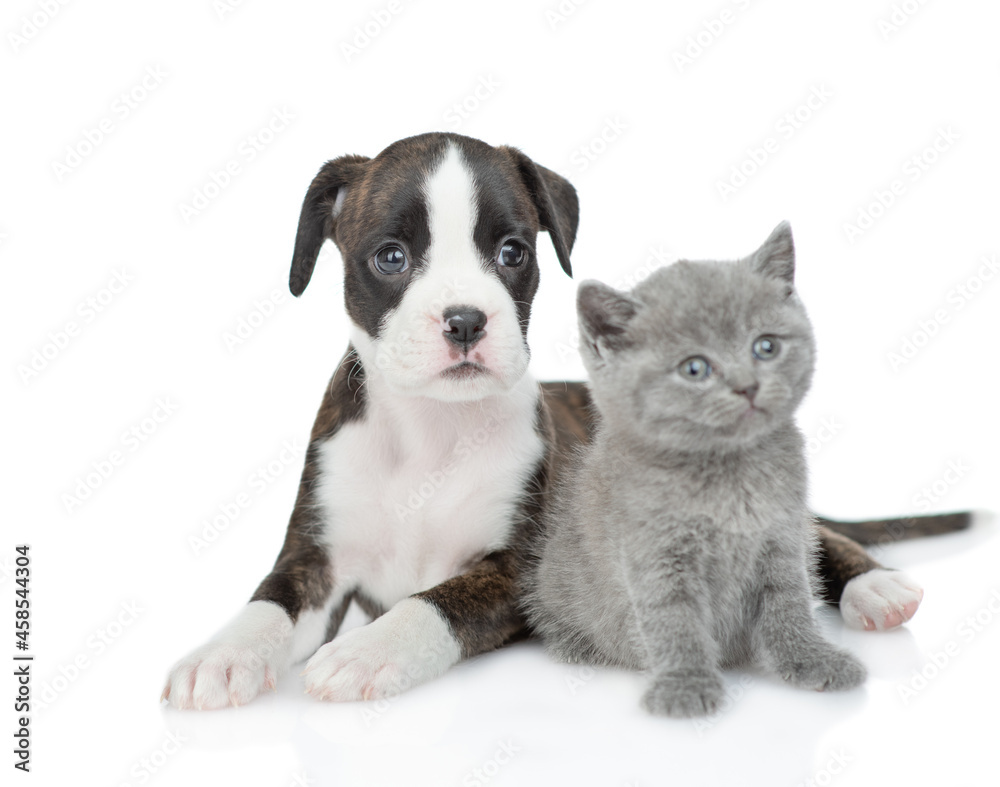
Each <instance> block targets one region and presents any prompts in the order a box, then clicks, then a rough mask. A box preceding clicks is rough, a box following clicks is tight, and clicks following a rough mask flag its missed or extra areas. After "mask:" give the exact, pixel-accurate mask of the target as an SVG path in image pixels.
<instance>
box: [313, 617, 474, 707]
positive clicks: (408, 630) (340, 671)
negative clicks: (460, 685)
mask: <svg viewBox="0 0 1000 787" xmlns="http://www.w3.org/2000/svg"><path fill="white" fill-rule="evenodd" d="M461 655H462V654H461V649H460V648H459V645H458V643H457V642H456V641H455V638H454V636H452V633H451V630H450V629H449V628H448V624H447V623H446V622H445V621H444V619H443V618H442V617H441V615H440V614H439V613H438V611H437V610H436V609H435V608H434V607H433V606H431V605H430V604H429V603H428V602H426V601H421V600H419V599H405V600H404V601H401V602H400V603H398V604H397V605H396V606H394V607H393V608H392V609H390V610H389V611H388V612H386V613H385V614H384V615H383V616H382V617H380V618H377V619H376V620H373V621H372V622H371V623H369V624H368V625H367V626H362V627H361V628H357V629H353V630H352V631H348V632H347V633H345V634H342V635H341V636H339V637H337V638H336V639H334V640H333V641H331V642H328V643H326V644H325V645H324V646H323V647H321V648H320V649H319V650H317V651H316V653H315V655H313V657H312V658H311V659H309V662H308V663H307V664H306V668H305V670H303V673H302V674H303V675H305V679H306V681H305V682H306V691H307V692H308V693H309V694H312V695H313V696H314V697H316V698H317V699H321V700H332V701H335V702H352V701H355V700H375V699H382V698H384V697H391V696H394V695H396V694H399V693H400V692H401V691H403V690H405V689H408V688H411V687H413V686H415V685H417V684H418V683H423V682H424V681H427V680H430V679H431V678H435V677H437V676H438V675H440V674H441V673H443V672H444V671H445V670H447V669H448V668H449V667H451V666H452V665H453V664H455V663H456V662H458V661H459V659H460V658H461Z"/></svg>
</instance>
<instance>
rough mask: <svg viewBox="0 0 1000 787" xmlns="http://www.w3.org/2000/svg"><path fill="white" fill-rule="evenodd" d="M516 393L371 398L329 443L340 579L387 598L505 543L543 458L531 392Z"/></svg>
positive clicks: (329, 531) (323, 484)
mask: <svg viewBox="0 0 1000 787" xmlns="http://www.w3.org/2000/svg"><path fill="white" fill-rule="evenodd" d="M528 383H529V385H531V386H532V387H534V385H535V384H534V383H533V382H531V381H528ZM519 387H520V386H519ZM518 394H521V391H517V392H512V395H508V396H505V397H498V399H499V400H500V401H499V402H497V403H496V404H495V405H491V404H488V403H486V402H471V403H468V405H462V406H456V405H455V404H454V403H433V402H431V403H428V404H427V406H426V407H421V408H420V409H417V408H414V407H413V406H412V403H410V404H409V405H407V406H402V407H397V406H393V405H391V404H387V403H386V402H384V401H383V402H378V403H375V402H369V403H368V404H369V405H370V406H369V407H368V412H367V413H366V415H365V418H364V419H363V420H361V421H358V422H355V423H350V424H347V425H345V426H344V427H343V428H342V429H341V430H340V431H339V432H338V433H337V434H336V435H334V436H333V437H332V438H331V439H330V440H329V441H328V442H327V443H326V444H325V445H324V446H323V448H322V451H321V456H320V461H319V468H320V482H319V485H318V494H317V498H318V501H319V504H320V505H321V507H322V508H323V521H324V523H325V534H324V535H325V540H326V543H327V544H328V546H329V549H330V557H331V561H332V563H333V571H334V577H335V582H336V583H337V584H338V585H339V586H341V587H344V588H345V589H346V588H355V587H356V588H357V589H359V590H360V591H361V592H362V593H364V594H365V595H366V596H368V597H369V598H371V599H372V600H374V601H377V602H379V603H380V604H382V605H383V606H384V607H386V608H388V607H390V606H392V605H393V604H395V603H396V602H397V601H399V600H401V599H403V598H405V597H406V596H408V595H411V594H412V593H415V592H418V591H420V590H425V589H427V588H430V587H433V586H434V585H437V584H439V583H440V582H442V581H444V580H445V579H448V578H450V577H452V576H455V575H456V574H459V573H461V572H462V571H463V570H465V569H467V568H468V567H469V566H470V565H471V564H472V563H473V562H474V561H476V560H477V559H479V558H481V557H482V556H483V555H485V554H486V553H488V552H490V551H492V550H495V549H500V548H503V547H504V546H505V545H506V544H507V543H508V540H509V538H510V536H511V532H512V527H513V518H514V516H515V512H516V508H517V506H518V503H519V502H520V501H521V499H522V496H523V494H524V491H525V487H526V484H527V482H528V480H529V478H530V476H531V474H532V473H533V472H534V470H535V467H536V465H537V463H538V461H539V459H540V458H541V456H542V443H541V440H540V438H539V437H538V435H537V433H536V432H535V429H534V414H535V402H536V399H535V396H534V395H523V394H522V395H518Z"/></svg>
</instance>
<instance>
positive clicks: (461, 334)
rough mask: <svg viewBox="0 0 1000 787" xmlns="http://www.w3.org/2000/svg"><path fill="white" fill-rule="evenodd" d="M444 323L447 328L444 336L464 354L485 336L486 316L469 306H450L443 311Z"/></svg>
mask: <svg viewBox="0 0 1000 787" xmlns="http://www.w3.org/2000/svg"><path fill="white" fill-rule="evenodd" d="M443 317H444V322H445V325H447V326H448V328H447V329H446V330H445V331H444V336H445V338H446V339H448V341H450V342H454V343H455V344H457V345H458V346H459V347H461V348H462V349H463V350H464V351H465V352H468V351H469V349H470V348H471V347H472V345H474V344H475V343H476V342H478V341H479V340H480V339H482V338H483V337H484V336H485V335H486V315H485V314H483V313H482V312H481V311H480V310H479V309H474V308H472V307H471V306H452V307H451V308H448V309H445V312H444V315H443Z"/></svg>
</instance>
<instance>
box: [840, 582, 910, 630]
mask: <svg viewBox="0 0 1000 787" xmlns="http://www.w3.org/2000/svg"><path fill="white" fill-rule="evenodd" d="M923 597H924V590H923V588H921V587H920V585H918V584H917V583H916V582H914V581H913V580H912V579H910V577H908V576H907V575H906V574H904V573H903V572H902V571H888V570H886V569H883V568H876V569H874V570H872V571H868V572H867V573H865V574H861V575H860V576H857V577H855V578H854V579H852V580H851V581H850V582H848V583H847V585H846V587H845V588H844V593H843V595H842V596H841V597H840V613H841V614H842V615H843V616H844V622H845V623H847V625H848V626H851V627H852V628H857V629H864V630H865V631H875V630H878V631H885V630H887V629H892V628H895V627H896V626H901V625H903V624H904V623H905V622H906V621H908V620H909V619H910V618H912V617H913V615H914V613H915V612H916V611H917V607H919V606H920V601H921V599H923Z"/></svg>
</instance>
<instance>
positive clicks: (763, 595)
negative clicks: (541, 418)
mask: <svg viewBox="0 0 1000 787" xmlns="http://www.w3.org/2000/svg"><path fill="white" fill-rule="evenodd" d="M794 271H795V252H794V247H793V244H792V234H791V229H790V227H789V226H788V224H787V223H782V224H780V225H778V227H777V228H776V229H775V230H774V232H773V233H771V236H770V237H769V238H768V239H767V241H765V243H764V245H763V246H761V248H760V249H758V250H757V251H756V252H755V253H754V254H752V255H751V256H749V257H747V258H745V259H743V260H739V261H737V262H688V261H681V262H677V263H675V264H673V265H671V266H669V267H666V268H663V269H660V270H658V271H656V273H654V274H653V275H652V276H650V277H649V278H648V279H647V280H645V281H644V282H642V283H641V284H639V285H638V286H637V287H636V288H635V289H634V290H633V291H632V292H631V293H629V294H624V293H620V292H618V291H616V290H613V289H611V288H610V287H607V286H605V285H603V284H600V283H598V282H593V281H591V282H584V283H583V284H581V285H580V289H579V292H578V296H577V306H578V311H579V318H580V337H581V352H582V354H583V359H584V363H585V365H586V367H587V369H588V371H589V372H590V376H591V388H592V391H593V397H594V402H595V404H596V407H597V410H598V412H599V414H600V426H599V428H598V431H597V434H596V436H595V438H594V441H593V443H592V444H591V445H590V446H589V447H588V448H587V449H585V450H584V453H583V454H582V455H581V456H580V457H579V458H578V462H577V464H576V465H575V466H574V468H573V469H572V470H571V471H569V476H568V477H567V478H564V479H563V483H562V484H561V487H562V492H561V494H560V495H558V497H557V499H556V501H555V502H554V504H553V508H552V510H551V511H550V512H548V514H547V517H546V518H547V520H548V521H547V524H546V528H545V535H544V537H543V539H544V540H543V541H542V542H541V543H540V544H539V549H538V554H537V563H536V564H535V565H534V566H533V567H532V569H531V570H530V571H529V572H528V589H527V590H528V593H527V596H526V598H527V601H526V604H527V607H526V609H527V612H528V617H529V619H530V621H531V623H532V625H533V626H534V627H535V629H536V631H538V632H539V633H540V634H541V635H542V636H543V637H544V638H545V640H546V641H547V643H548V646H549V648H550V650H551V651H552V652H553V654H554V655H556V656H557V657H560V658H562V659H564V660H568V661H588V662H591V663H599V664H612V665H620V666H624V667H628V668H632V669H644V670H649V672H650V674H651V677H652V682H651V684H650V686H649V689H648V690H647V691H646V693H645V696H644V697H643V705H644V706H645V707H646V708H647V709H648V710H649V711H651V712H653V713H658V714H666V715H668V716H698V715H702V714H710V713H712V712H713V711H714V710H715V709H716V708H717V707H718V705H719V703H720V702H721V700H722V699H723V682H722V676H721V674H720V672H719V670H720V668H722V667H735V666H738V665H747V664H759V665H761V666H763V667H764V668H766V669H768V670H770V671H773V672H775V673H777V674H778V675H780V676H781V677H782V678H784V679H785V680H786V681H788V682H789V683H791V684H792V685H795V686H801V687H803V688H809V689H816V690H820V691H822V690H835V689H849V688H852V687H854V686H857V685H859V684H860V683H861V682H862V681H863V680H864V679H865V669H864V667H863V666H862V665H861V664H860V662H858V660H857V659H855V658H854V656H852V655H850V654H849V653H846V652H844V651H842V650H838V649H837V648H835V647H834V646H833V645H831V644H830V643H828V642H827V641H826V640H824V639H823V637H822V636H821V634H820V632H819V629H818V627H817V624H816V621H815V619H814V617H813V612H812V603H811V602H812V597H811V592H810V588H811V580H812V569H813V562H814V561H813V552H814V533H813V524H812V521H811V519H810V517H809V514H808V512H807V507H806V462H805V455H804V450H803V449H804V443H803V438H802V434H801V433H800V432H799V430H798V428H797V427H796V425H795V422H794V414H795V410H796V408H797V407H798V405H799V403H800V402H801V401H802V398H803V397H804V396H805V394H806V391H807V390H808V388H809V382H810V379H811V378H812V373H813V356H814V344H813V336H812V330H811V328H810V324H809V320H808V319H807V317H806V313H805V310H804V309H803V307H802V304H801V302H800V301H799V298H798V296H797V294H796V292H795V288H794V286H793V277H794Z"/></svg>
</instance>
